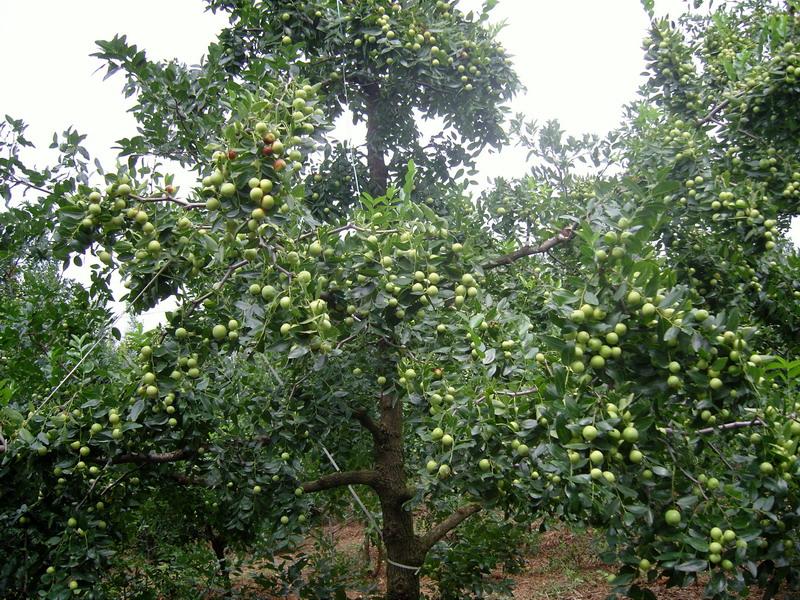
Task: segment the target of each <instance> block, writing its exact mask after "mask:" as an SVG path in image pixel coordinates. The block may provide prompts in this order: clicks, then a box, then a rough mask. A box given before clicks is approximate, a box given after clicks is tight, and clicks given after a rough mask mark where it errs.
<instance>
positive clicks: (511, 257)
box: [483, 225, 575, 270]
mask: <svg viewBox="0 0 800 600" xmlns="http://www.w3.org/2000/svg"><path fill="white" fill-rule="evenodd" d="M573 237H575V230H574V229H573V228H572V226H571V225H568V226H567V227H564V229H562V230H561V231H559V232H558V233H557V234H556V235H554V236H553V237H551V238H549V239H546V240H545V241H543V242H542V243H541V244H539V245H538V246H529V245H527V244H526V245H525V246H522V247H521V248H519V249H518V250H515V251H514V252H511V253H510V254H506V255H504V256H501V257H500V258H495V259H494V260H490V261H489V262H486V263H484V264H483V268H484V269H485V270H488V269H496V268H497V267H502V266H504V265H510V264H511V263H513V262H514V261H517V260H519V259H520V258H525V257H526V256H531V255H532V254H544V253H545V252H548V251H549V250H551V249H552V248H555V247H556V246H559V245H561V244H564V243H566V242H568V241H569V240H571V239H572V238H573Z"/></svg>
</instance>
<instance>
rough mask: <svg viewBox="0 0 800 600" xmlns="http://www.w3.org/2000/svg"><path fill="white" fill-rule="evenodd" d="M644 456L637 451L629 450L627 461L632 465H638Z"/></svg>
mask: <svg viewBox="0 0 800 600" xmlns="http://www.w3.org/2000/svg"><path fill="white" fill-rule="evenodd" d="M643 458H644V455H643V454H642V453H641V452H640V451H639V450H631V452H630V454H629V455H628V460H630V461H631V462H632V463H633V464H635V465H638V464H639V463H640V462H642V459H643Z"/></svg>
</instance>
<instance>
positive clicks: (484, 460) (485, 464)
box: [478, 458, 492, 473]
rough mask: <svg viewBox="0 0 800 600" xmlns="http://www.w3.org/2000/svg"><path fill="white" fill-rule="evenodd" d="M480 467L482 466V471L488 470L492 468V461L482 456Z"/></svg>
mask: <svg viewBox="0 0 800 600" xmlns="http://www.w3.org/2000/svg"><path fill="white" fill-rule="evenodd" d="M478 467H479V468H480V470H481V471H483V472H484V473H485V472H486V471H488V470H489V469H491V468H492V463H490V462H489V459H488V458H482V459H481V460H480V462H479V463H478Z"/></svg>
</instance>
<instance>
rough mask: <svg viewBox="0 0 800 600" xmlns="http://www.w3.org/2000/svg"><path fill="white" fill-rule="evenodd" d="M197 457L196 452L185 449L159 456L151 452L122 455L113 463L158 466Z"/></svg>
mask: <svg viewBox="0 0 800 600" xmlns="http://www.w3.org/2000/svg"><path fill="white" fill-rule="evenodd" d="M194 455H195V452H194V450H191V449H189V448H184V449H183V450H173V451H172V452H163V453H161V454H157V453H154V452H151V453H149V454H141V453H138V452H130V453H128V454H120V455H119V456H117V457H116V458H114V460H113V461H111V462H113V463H114V464H115V465H123V464H131V463H132V464H136V465H148V464H149V465H158V464H162V463H171V462H179V461H182V460H188V459H190V458H193V457H194Z"/></svg>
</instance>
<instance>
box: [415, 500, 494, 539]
mask: <svg viewBox="0 0 800 600" xmlns="http://www.w3.org/2000/svg"><path fill="white" fill-rule="evenodd" d="M482 509H483V506H481V505H480V504H477V503H473V504H466V505H464V506H462V507H461V508H459V509H458V510H456V511H455V512H454V513H453V514H452V515H450V516H449V517H447V518H446V519H445V520H444V521H442V522H441V523H439V524H438V525H436V526H435V527H433V528H432V529H430V530H429V531H428V532H427V533H426V534H425V535H423V536H422V537H420V540H419V541H420V544H421V545H422V549H423V551H427V550H429V549H430V548H431V546H433V545H434V544H435V543H436V542H438V541H439V540H440V539H442V538H443V537H444V536H446V535H447V534H448V533H449V532H450V531H452V530H453V529H455V528H456V527H458V526H459V525H460V524H461V523H462V521H465V520H466V519H468V518H469V517H471V516H472V515H474V514H475V513H476V512H479V511H480V510H482Z"/></svg>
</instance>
